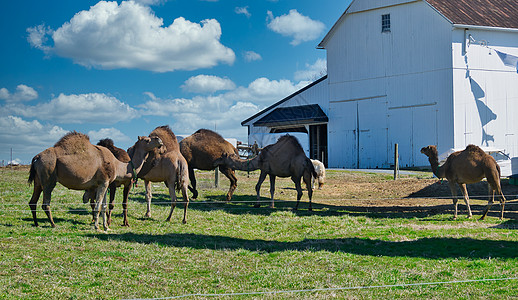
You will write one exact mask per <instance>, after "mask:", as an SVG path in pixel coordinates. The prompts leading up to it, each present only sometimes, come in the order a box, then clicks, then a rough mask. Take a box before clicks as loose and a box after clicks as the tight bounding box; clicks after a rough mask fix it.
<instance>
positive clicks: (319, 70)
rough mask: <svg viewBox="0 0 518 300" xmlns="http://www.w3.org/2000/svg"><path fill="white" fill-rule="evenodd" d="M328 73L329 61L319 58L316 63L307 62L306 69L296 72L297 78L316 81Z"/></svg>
mask: <svg viewBox="0 0 518 300" xmlns="http://www.w3.org/2000/svg"><path fill="white" fill-rule="evenodd" d="M326 74H327V61H326V60H325V59H322V58H319V59H317V60H316V61H315V63H314V64H312V65H310V64H306V69H305V70H300V71H297V72H295V80H309V81H315V80H317V79H319V78H321V77H323V76H324V75H326Z"/></svg>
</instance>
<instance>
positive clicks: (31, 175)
mask: <svg viewBox="0 0 518 300" xmlns="http://www.w3.org/2000/svg"><path fill="white" fill-rule="evenodd" d="M38 159H39V157H38V156H34V158H33V159H32V162H31V170H30V171H29V180H27V183H29V185H31V184H32V183H33V182H34V178H36V167H35V166H34V163H35V162H36V161H37V160H38Z"/></svg>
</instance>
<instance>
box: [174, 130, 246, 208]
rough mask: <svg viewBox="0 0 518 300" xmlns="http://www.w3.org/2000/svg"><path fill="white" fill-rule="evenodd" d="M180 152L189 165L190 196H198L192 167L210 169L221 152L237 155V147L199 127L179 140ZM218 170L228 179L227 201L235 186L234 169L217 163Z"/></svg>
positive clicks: (212, 132) (214, 133)
mask: <svg viewBox="0 0 518 300" xmlns="http://www.w3.org/2000/svg"><path fill="white" fill-rule="evenodd" d="M180 152H181V153H182V155H183V157H184V158H185V159H186V160H187V164H188V165H189V181H190V182H191V185H190V186H189V190H190V191H191V192H192V194H193V195H192V198H193V199H196V198H197V197H198V191H197V190H196V177H195V176H194V169H198V170H205V171H210V170H214V168H216V167H217V166H216V165H215V164H214V161H215V160H216V159H218V158H220V157H221V156H222V155H223V154H227V155H231V154H235V155H239V152H238V151H237V149H236V148H235V147H234V146H232V144H231V143H229V142H227V141H226V140H225V139H224V138H222V137H221V136H220V135H219V134H217V133H216V132H214V131H212V130H208V129H200V130H198V131H196V132H195V133H193V134H192V135H190V136H188V137H186V138H184V139H183V140H182V141H181V142H180ZM219 170H220V171H221V173H222V174H223V175H225V176H226V177H227V178H228V180H230V188H229V189H228V192H227V201H230V200H231V199H232V194H233V193H234V191H235V190H236V188H237V178H236V175H235V173H234V170H232V169H231V168H229V167H228V166H226V165H219Z"/></svg>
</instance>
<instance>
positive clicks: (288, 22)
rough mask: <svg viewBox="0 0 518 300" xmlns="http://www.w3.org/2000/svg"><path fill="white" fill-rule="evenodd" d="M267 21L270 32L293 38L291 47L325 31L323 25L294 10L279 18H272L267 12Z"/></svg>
mask: <svg viewBox="0 0 518 300" xmlns="http://www.w3.org/2000/svg"><path fill="white" fill-rule="evenodd" d="M267 21H269V23H268V28H269V29H270V30H272V31H274V32H276V33H279V34H281V35H283V36H290V37H293V40H292V41H291V44H292V45H293V46H296V45H298V44H300V43H302V42H307V41H312V40H314V39H316V38H318V37H319V36H320V35H321V34H322V32H323V31H324V29H325V25H324V23H322V22H320V21H315V20H312V19H310V18H309V17H306V16H303V15H301V14H300V13H299V12H298V11H297V10H296V9H292V10H290V12H289V13H288V14H287V15H282V16H279V17H274V16H273V13H272V12H271V11H268V17H267Z"/></svg>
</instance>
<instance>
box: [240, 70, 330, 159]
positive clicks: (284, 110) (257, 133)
mask: <svg viewBox="0 0 518 300" xmlns="http://www.w3.org/2000/svg"><path fill="white" fill-rule="evenodd" d="M328 103H329V93H328V85H327V76H324V77H322V78H320V79H318V80H316V81H315V82H313V83H311V84H309V85H307V86H306V87H304V88H302V89H301V90H299V91H297V92H295V93H293V94H291V95H289V96H288V97H286V98H284V99H282V100H281V101H279V102H277V103H275V104H273V105H271V106H269V107H267V108H265V109H263V110H262V111H260V112H258V113H257V114H255V115H253V116H251V117H250V118H248V119H246V120H244V121H243V122H241V125H243V126H248V143H249V144H250V145H252V144H254V143H257V145H258V146H259V147H260V148H263V147H265V146H267V145H269V144H273V143H275V142H276V141H277V139H278V138H279V137H280V136H282V135H285V134H286V133H288V134H291V135H294V136H295V137H297V139H298V140H299V142H300V143H301V145H302V147H304V150H305V151H306V155H308V157H311V158H315V159H319V160H321V161H324V162H327V123H328V122H329V118H328V117H327V113H328V107H329V104H328Z"/></svg>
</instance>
